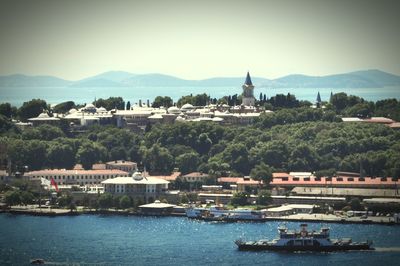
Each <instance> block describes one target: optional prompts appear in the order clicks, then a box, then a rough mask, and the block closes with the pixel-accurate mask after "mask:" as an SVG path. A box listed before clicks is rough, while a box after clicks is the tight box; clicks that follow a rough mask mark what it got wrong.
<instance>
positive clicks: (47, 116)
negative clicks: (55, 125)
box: [38, 113, 50, 118]
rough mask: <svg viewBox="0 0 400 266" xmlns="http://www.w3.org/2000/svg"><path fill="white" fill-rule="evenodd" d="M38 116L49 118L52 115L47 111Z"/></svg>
mask: <svg viewBox="0 0 400 266" xmlns="http://www.w3.org/2000/svg"><path fill="white" fill-rule="evenodd" d="M38 117H39V118H49V117H50V116H49V115H48V114H47V113H41V114H40V115H39V116H38Z"/></svg>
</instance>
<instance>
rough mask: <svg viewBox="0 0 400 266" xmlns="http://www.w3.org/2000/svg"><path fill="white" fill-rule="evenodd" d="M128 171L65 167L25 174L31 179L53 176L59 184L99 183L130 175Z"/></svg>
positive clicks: (48, 178)
mask: <svg viewBox="0 0 400 266" xmlns="http://www.w3.org/2000/svg"><path fill="white" fill-rule="evenodd" d="M128 175H129V174H128V172H125V171H121V170H116V169H107V170H65V169H51V170H50V169H47V170H39V171H31V172H27V173H25V175H24V176H26V177H28V178H29V179H31V180H35V179H40V178H45V179H47V180H51V179H52V178H53V179H54V181H55V182H56V183H57V185H79V186H85V185H98V184H101V182H102V181H104V180H107V179H109V178H114V177H117V176H128Z"/></svg>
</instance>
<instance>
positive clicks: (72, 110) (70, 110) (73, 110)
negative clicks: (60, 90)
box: [68, 108, 78, 114]
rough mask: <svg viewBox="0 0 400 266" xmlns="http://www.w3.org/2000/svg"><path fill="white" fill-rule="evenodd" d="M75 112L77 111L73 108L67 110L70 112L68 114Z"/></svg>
mask: <svg viewBox="0 0 400 266" xmlns="http://www.w3.org/2000/svg"><path fill="white" fill-rule="evenodd" d="M76 112H78V111H77V110H76V109H75V108H71V109H69V111H68V113H70V114H73V113H76Z"/></svg>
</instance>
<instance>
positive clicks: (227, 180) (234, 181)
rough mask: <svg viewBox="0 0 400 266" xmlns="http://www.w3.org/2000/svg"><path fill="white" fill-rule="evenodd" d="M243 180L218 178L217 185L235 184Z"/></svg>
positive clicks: (238, 178)
mask: <svg viewBox="0 0 400 266" xmlns="http://www.w3.org/2000/svg"><path fill="white" fill-rule="evenodd" d="M240 179H243V177H220V178H218V183H235V184H236V182H237V181H239V180H240Z"/></svg>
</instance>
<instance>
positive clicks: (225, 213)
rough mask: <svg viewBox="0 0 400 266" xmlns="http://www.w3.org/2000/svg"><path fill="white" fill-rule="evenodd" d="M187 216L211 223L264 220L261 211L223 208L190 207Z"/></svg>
mask: <svg viewBox="0 0 400 266" xmlns="http://www.w3.org/2000/svg"><path fill="white" fill-rule="evenodd" d="M186 216H187V217H188V218H192V219H202V220H209V221H241V220H251V221H254V220H262V219H263V218H264V216H263V213H262V212H261V211H255V210H250V209H234V210H229V209H226V208H225V207H222V206H211V207H210V208H202V207H189V208H187V209H186Z"/></svg>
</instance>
